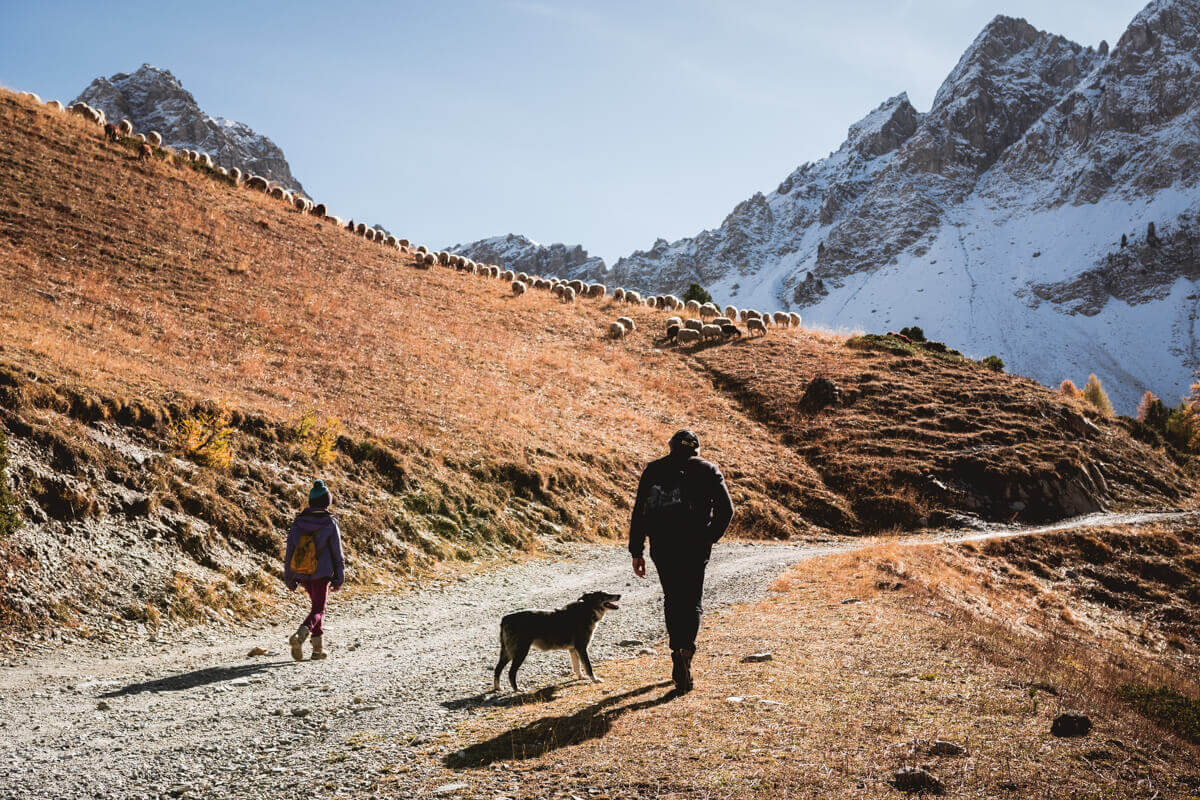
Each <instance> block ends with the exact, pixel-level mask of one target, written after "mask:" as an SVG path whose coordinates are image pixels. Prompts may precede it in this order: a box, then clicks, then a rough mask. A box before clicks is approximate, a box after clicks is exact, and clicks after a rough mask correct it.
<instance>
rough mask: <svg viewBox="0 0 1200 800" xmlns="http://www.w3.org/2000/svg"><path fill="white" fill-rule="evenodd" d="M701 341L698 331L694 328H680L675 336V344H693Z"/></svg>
mask: <svg viewBox="0 0 1200 800" xmlns="http://www.w3.org/2000/svg"><path fill="white" fill-rule="evenodd" d="M700 339H701V335H700V331H698V330H695V329H694V328H680V329H679V333H677V334H675V342H676V343H677V344H694V343H695V342H699V341H700Z"/></svg>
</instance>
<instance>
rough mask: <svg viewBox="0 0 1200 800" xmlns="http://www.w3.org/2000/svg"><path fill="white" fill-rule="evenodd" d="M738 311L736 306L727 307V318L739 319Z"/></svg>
mask: <svg viewBox="0 0 1200 800" xmlns="http://www.w3.org/2000/svg"><path fill="white" fill-rule="evenodd" d="M737 315H738V310H737V308H736V307H735V306H725V316H727V317H729V318H730V319H737Z"/></svg>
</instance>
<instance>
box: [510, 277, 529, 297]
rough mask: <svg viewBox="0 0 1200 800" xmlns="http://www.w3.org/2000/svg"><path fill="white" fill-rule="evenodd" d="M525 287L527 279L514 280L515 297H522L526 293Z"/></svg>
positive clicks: (513, 290)
mask: <svg viewBox="0 0 1200 800" xmlns="http://www.w3.org/2000/svg"><path fill="white" fill-rule="evenodd" d="M525 288H526V287H525V281H513V282H512V293H513V297H520V296H521V295H523V294H525Z"/></svg>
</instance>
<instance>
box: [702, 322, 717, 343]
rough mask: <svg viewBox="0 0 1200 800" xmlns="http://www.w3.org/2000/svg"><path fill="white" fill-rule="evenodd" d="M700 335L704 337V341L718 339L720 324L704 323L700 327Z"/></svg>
mask: <svg viewBox="0 0 1200 800" xmlns="http://www.w3.org/2000/svg"><path fill="white" fill-rule="evenodd" d="M700 335H701V336H702V337H704V339H705V340H706V341H707V340H708V339H720V338H721V326H720V325H705V326H704V327H703V328H701V329H700Z"/></svg>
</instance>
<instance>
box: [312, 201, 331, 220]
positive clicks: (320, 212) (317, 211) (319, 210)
mask: <svg viewBox="0 0 1200 800" xmlns="http://www.w3.org/2000/svg"><path fill="white" fill-rule="evenodd" d="M312 213H313V214H314V215H316V216H318V217H321V218H322V219H323V218H325V217H327V216H329V209H328V208H326V207H325V204H324V203H317V204H316V205H315V206H313V210H312Z"/></svg>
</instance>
